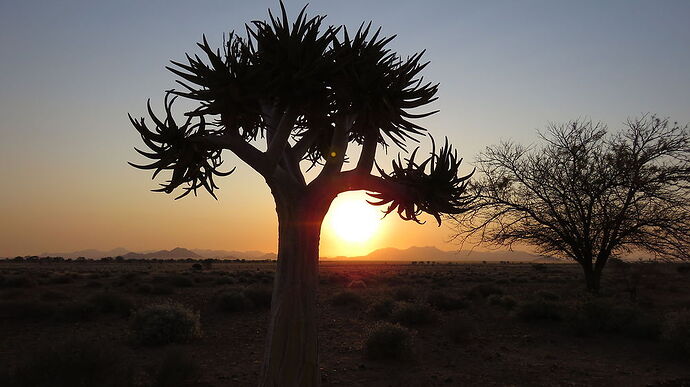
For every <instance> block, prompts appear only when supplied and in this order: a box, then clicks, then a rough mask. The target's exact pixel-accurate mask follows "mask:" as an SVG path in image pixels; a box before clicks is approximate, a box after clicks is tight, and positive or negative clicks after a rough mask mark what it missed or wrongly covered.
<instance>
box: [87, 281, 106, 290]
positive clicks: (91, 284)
mask: <svg viewBox="0 0 690 387" xmlns="http://www.w3.org/2000/svg"><path fill="white" fill-rule="evenodd" d="M84 287H86V288H92V289H93V288H101V287H103V284H102V283H101V282H99V281H89V282H87V283H86V284H85V285H84Z"/></svg>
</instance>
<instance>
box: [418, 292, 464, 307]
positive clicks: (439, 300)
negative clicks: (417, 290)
mask: <svg viewBox="0 0 690 387" xmlns="http://www.w3.org/2000/svg"><path fill="white" fill-rule="evenodd" d="M427 302H429V304H431V306H433V307H434V308H436V309H438V310H446V311H447V310H457V309H465V308H466V307H467V304H466V303H465V301H463V300H462V299H460V298H458V297H453V296H449V295H447V294H445V293H443V292H438V291H436V292H431V293H429V296H428V297H427Z"/></svg>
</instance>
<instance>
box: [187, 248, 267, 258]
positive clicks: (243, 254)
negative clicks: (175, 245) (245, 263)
mask: <svg viewBox="0 0 690 387" xmlns="http://www.w3.org/2000/svg"><path fill="white" fill-rule="evenodd" d="M192 251H193V252H195V253H197V254H199V255H200V256H202V257H204V258H213V259H276V254H275V253H266V252H264V251H258V250H250V251H235V250H209V249H192Z"/></svg>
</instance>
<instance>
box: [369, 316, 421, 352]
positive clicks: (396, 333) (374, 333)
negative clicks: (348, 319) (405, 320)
mask: <svg viewBox="0 0 690 387" xmlns="http://www.w3.org/2000/svg"><path fill="white" fill-rule="evenodd" d="M412 337H413V336H412V333H411V332H410V331H409V330H407V329H406V328H403V327H402V326H400V325H398V324H391V323H388V322H378V323H376V324H375V325H374V326H373V327H372V328H371V329H369V331H368V332H367V337H366V339H365V341H364V354H365V356H366V357H367V358H369V359H372V360H390V359H405V358H409V357H411V356H412V344H413V338H412Z"/></svg>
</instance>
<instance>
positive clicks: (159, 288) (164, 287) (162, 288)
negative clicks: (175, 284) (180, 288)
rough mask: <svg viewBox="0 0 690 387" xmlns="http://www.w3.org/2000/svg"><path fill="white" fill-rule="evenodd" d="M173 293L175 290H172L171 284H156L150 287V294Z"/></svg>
mask: <svg viewBox="0 0 690 387" xmlns="http://www.w3.org/2000/svg"><path fill="white" fill-rule="evenodd" d="M173 293H175V291H174V290H173V288H172V286H170V285H168V284H156V285H154V286H153V287H151V294H157V295H168V294H173Z"/></svg>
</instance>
